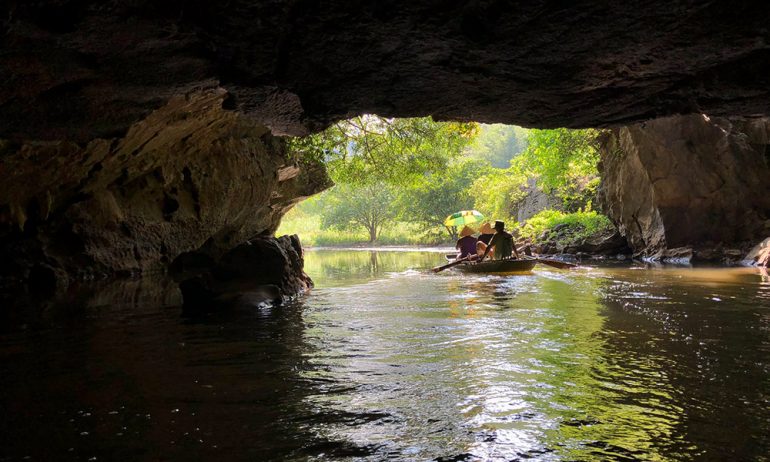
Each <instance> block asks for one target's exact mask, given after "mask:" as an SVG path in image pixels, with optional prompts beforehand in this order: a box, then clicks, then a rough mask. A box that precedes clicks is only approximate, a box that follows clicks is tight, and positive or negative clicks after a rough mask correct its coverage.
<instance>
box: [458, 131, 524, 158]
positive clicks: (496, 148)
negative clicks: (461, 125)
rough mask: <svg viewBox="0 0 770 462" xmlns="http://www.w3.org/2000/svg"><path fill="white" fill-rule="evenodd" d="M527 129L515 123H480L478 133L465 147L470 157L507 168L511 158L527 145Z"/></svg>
mask: <svg viewBox="0 0 770 462" xmlns="http://www.w3.org/2000/svg"><path fill="white" fill-rule="evenodd" d="M528 137H529V130H527V129H526V128H523V127H518V126H515V125H503V124H491V125H487V124H481V125H480V126H479V132H478V135H477V136H476V137H475V139H474V140H473V142H472V143H470V145H469V146H468V147H467V148H466V154H467V155H468V156H470V157H473V158H476V159H479V160H483V161H486V162H488V163H489V164H490V165H491V166H492V167H495V168H508V167H509V166H510V163H511V159H513V158H514V157H516V156H517V155H519V154H520V153H521V152H523V151H524V150H525V149H527V145H528Z"/></svg>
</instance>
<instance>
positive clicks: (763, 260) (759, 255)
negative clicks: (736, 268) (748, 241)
mask: <svg viewBox="0 0 770 462" xmlns="http://www.w3.org/2000/svg"><path fill="white" fill-rule="evenodd" d="M743 262H744V263H745V264H747V265H757V266H762V267H765V268H766V267H767V266H768V265H770V237H768V238H766V239H764V240H763V241H762V242H760V243H759V244H757V245H756V246H754V247H753V248H752V249H751V250H750V251H749V253H747V254H746V256H745V257H744V258H743Z"/></svg>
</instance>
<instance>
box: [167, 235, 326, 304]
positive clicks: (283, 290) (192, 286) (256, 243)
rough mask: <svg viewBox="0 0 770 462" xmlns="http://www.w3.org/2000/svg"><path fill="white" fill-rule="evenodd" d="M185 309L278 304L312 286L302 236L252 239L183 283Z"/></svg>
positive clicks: (181, 285) (181, 284)
mask: <svg viewBox="0 0 770 462" xmlns="http://www.w3.org/2000/svg"><path fill="white" fill-rule="evenodd" d="M179 287H180V289H181V290H182V298H183V300H184V307H185V309H187V310H189V311H191V312H195V311H216V310H220V309H230V308H234V307H241V308H255V307H259V306H260V305H262V304H278V303H281V302H283V301H285V300H286V299H288V298H291V297H293V296H294V295H296V294H301V293H303V292H305V291H306V290H308V289H310V288H311V287H313V282H312V281H311V280H310V278H309V277H308V276H307V275H306V274H305V272H304V258H303V252H302V246H301V245H300V242H299V238H298V237H297V236H296V235H294V236H281V237H279V238H277V239H276V238H272V237H263V238H257V239H253V240H251V241H249V242H246V243H244V244H241V245H239V246H237V247H235V248H234V249H232V250H230V251H229V252H227V253H226V254H224V255H223V256H222V258H221V259H220V260H219V261H218V262H217V263H216V264H214V265H213V266H212V267H211V268H209V269H207V270H204V271H201V272H200V274H198V275H196V276H194V277H188V278H186V279H184V280H183V281H182V282H181V283H180V285H179Z"/></svg>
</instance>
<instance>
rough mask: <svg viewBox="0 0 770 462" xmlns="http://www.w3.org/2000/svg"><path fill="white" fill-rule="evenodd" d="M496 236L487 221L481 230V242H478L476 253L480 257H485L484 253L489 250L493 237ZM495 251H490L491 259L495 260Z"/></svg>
mask: <svg viewBox="0 0 770 462" xmlns="http://www.w3.org/2000/svg"><path fill="white" fill-rule="evenodd" d="M494 235H495V230H493V229H492V226H490V225H489V222H487V221H485V222H484V224H483V225H481V228H480V229H479V238H478V239H479V240H478V242H476V253H477V254H478V256H479V257H481V256H482V255H484V252H485V251H486V250H487V247H488V246H489V242H490V241H491V240H492V236H494ZM494 256H495V251H494V250H490V251H489V258H494Z"/></svg>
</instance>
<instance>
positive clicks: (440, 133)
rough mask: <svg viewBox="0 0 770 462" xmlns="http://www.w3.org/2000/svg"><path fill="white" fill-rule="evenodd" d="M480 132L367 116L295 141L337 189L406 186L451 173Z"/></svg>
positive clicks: (416, 120)
mask: <svg viewBox="0 0 770 462" xmlns="http://www.w3.org/2000/svg"><path fill="white" fill-rule="evenodd" d="M477 131H478V124H475V123H461V122H435V121H433V119H431V118H430V117H415V118H408V119H388V118H384V117H379V116H375V115H363V116H359V117H354V118H352V119H348V120H343V121H340V122H337V123H336V124H334V125H332V126H331V127H329V128H328V129H326V130H325V131H323V132H321V133H318V134H315V135H311V136H308V137H305V138H298V139H295V140H293V141H292V148H293V150H295V151H296V152H299V153H301V154H302V155H309V156H313V157H316V158H320V159H323V160H324V161H325V162H326V165H327V167H328V168H329V172H330V174H331V177H332V179H333V180H334V181H335V182H336V183H347V184H364V183H368V182H373V181H380V182H385V183H389V184H392V185H404V184H407V183H409V182H413V181H418V180H420V178H421V177H422V176H423V175H426V174H430V173H433V172H438V171H441V170H443V169H445V168H446V166H447V164H448V163H449V162H450V160H451V159H453V158H456V157H457V156H459V155H460V153H461V152H462V150H463V149H464V148H465V146H467V144H468V143H469V142H470V141H471V140H472V139H473V136H474V135H475V134H476V133H477Z"/></svg>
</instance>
